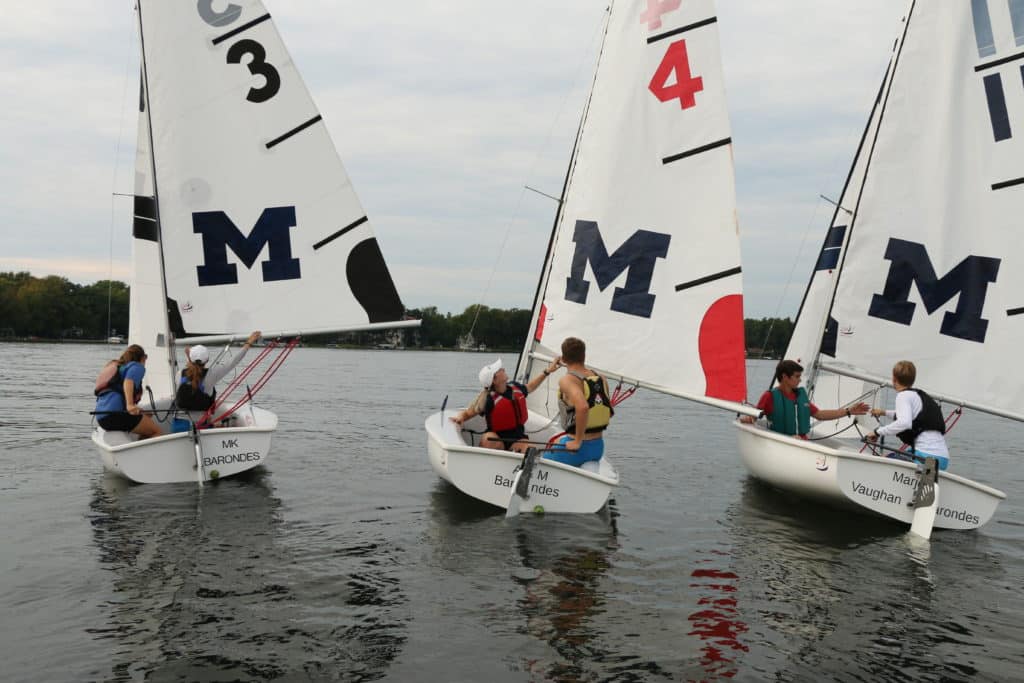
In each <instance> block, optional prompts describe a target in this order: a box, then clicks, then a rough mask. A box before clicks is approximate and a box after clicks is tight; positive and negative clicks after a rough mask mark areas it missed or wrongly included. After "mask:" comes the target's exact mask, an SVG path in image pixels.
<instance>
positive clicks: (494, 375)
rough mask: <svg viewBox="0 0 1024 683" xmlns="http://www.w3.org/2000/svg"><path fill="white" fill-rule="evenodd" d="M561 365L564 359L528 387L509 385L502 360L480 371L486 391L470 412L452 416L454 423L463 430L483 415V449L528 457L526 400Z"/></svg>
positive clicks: (520, 384) (547, 369)
mask: <svg viewBox="0 0 1024 683" xmlns="http://www.w3.org/2000/svg"><path fill="white" fill-rule="evenodd" d="M560 365H561V359H560V358H556V359H554V360H553V361H551V363H550V364H549V365H548V367H547V368H545V369H544V371H543V372H542V373H540V374H539V375H537V376H536V377H534V378H533V379H531V380H530V381H529V382H527V383H526V384H523V383H522V382H513V381H509V378H508V374H507V373H506V372H505V368H504V367H502V364H501V359H500V358H499V359H498V360H496V361H494V362H493V363H491V364H490V365H485V366H484V367H482V368H480V374H479V376H478V377H479V379H480V385H481V386H482V387H483V388H484V390H483V391H482V392H480V394H479V395H478V396H477V397H476V399H474V400H473V402H472V403H471V404H470V406H469V407H468V408H466V409H465V410H463V411H461V412H460V413H458V414H457V415H455V416H453V417H452V418H451V420H452V422H454V423H455V424H457V425H459V426H461V425H462V423H463V422H465V421H466V420H468V419H470V418H471V417H473V416H475V415H483V416H484V418H485V419H486V420H487V432H486V433H485V434H484V435H483V437H481V439H480V445H481V446H482V447H484V448H496V449H501V450H512V451H515V452H516V453H525V452H526V449H527V448H529V447H530V444H529V443H528V441H527V438H526V421H527V419H528V418H529V411H528V410H527V407H526V396H527V395H528V394H529V393H530V392H531V391H536V390H537V387H539V386H540V385H541V383H542V382H543V381H544V380H546V379H547V378H548V375H550V374H551V373H552V372H554V371H555V370H557V369H558V368H559V366H560Z"/></svg>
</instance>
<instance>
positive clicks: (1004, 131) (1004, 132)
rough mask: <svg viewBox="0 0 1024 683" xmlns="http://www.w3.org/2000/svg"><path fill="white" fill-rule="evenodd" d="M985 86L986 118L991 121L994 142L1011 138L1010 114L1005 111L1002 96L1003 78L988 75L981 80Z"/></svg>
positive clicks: (1004, 102)
mask: <svg viewBox="0 0 1024 683" xmlns="http://www.w3.org/2000/svg"><path fill="white" fill-rule="evenodd" d="M982 81H983V82H984V84H985V99H986V100H988V117H989V119H990V120H991V121H992V134H993V135H994V136H995V138H996V142H999V141H1000V140H1006V139H1007V138H1010V137H1013V133H1012V132H1011V131H1010V114H1009V112H1007V111H1006V96H1005V95H1004V94H1003V78H1002V76H1000V75H999V74H989V75H988V76H985V78H983V79H982Z"/></svg>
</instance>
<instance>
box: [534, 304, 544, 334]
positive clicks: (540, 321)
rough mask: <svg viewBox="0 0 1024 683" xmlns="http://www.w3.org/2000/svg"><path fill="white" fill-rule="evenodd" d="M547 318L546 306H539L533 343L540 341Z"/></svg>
mask: <svg viewBox="0 0 1024 683" xmlns="http://www.w3.org/2000/svg"><path fill="white" fill-rule="evenodd" d="M547 317H548V305H547V304H541V305H540V315H538V316H537V331H536V333H534V335H533V340H534V341H540V340H541V337H543V336H544V321H545V320H546V319H547Z"/></svg>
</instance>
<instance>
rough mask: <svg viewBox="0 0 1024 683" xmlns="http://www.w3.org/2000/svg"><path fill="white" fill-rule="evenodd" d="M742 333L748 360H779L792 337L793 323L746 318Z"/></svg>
mask: <svg viewBox="0 0 1024 683" xmlns="http://www.w3.org/2000/svg"><path fill="white" fill-rule="evenodd" d="M743 323H744V324H743V328H744V329H743V333H744V335H745V336H746V341H747V355H748V356H749V357H750V358H781V357H782V354H784V353H785V352H786V347H787V346H789V338H790V337H791V336H793V321H792V320H790V319H789V318H761V319H760V320H755V319H753V318H747V319H746V320H744V321H743Z"/></svg>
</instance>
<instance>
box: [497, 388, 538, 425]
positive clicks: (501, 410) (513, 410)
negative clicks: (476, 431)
mask: <svg viewBox="0 0 1024 683" xmlns="http://www.w3.org/2000/svg"><path fill="white" fill-rule="evenodd" d="M508 387H509V389H511V390H512V398H511V399H508V398H505V397H504V396H502V395H501V394H499V393H498V392H496V391H492V392H491V400H492V401H494V409H493V410H491V412H490V413H488V414H487V429H488V431H492V432H507V431H510V430H513V429H515V428H516V427H521V426H522V425H525V424H526V418H527V416H528V415H529V410H528V409H527V407H526V394H525V393H523V390H522V389H520V388H519V387H518V386H516V385H515V384H509V385H508Z"/></svg>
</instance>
